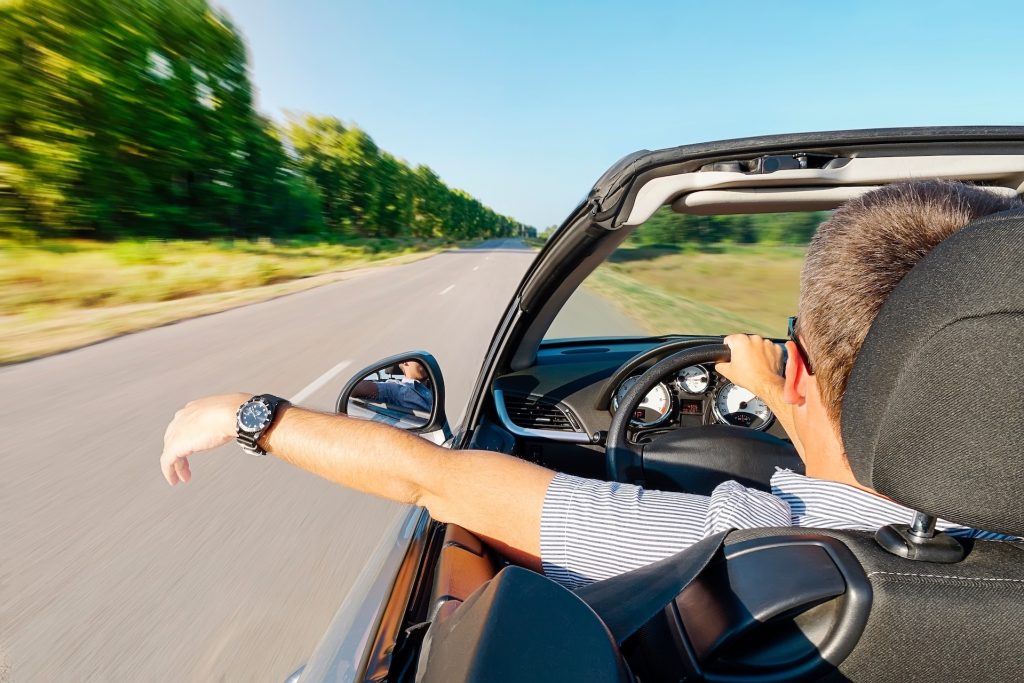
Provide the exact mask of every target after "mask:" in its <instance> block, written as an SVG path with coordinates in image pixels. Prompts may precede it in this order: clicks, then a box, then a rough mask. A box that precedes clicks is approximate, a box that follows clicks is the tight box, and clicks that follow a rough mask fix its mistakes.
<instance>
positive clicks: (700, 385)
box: [676, 365, 711, 396]
mask: <svg viewBox="0 0 1024 683" xmlns="http://www.w3.org/2000/svg"><path fill="white" fill-rule="evenodd" d="M676 381H677V382H678V383H679V388H680V389H682V390H683V391H685V392H686V393H688V394H692V395H694V396H698V395H700V394H703V393H704V392H706V391H707V390H708V387H709V386H711V375H710V374H709V373H708V369H707V368H705V367H704V366H703V365H691V366H690V367H688V368H683V369H682V370H680V371H679V374H678V375H677V380H676Z"/></svg>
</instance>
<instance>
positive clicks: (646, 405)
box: [612, 375, 676, 427]
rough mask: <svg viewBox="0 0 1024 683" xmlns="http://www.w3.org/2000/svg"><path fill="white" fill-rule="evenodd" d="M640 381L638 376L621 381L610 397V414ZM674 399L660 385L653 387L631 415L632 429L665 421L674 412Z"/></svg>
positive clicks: (653, 425) (673, 396) (666, 388)
mask: <svg viewBox="0 0 1024 683" xmlns="http://www.w3.org/2000/svg"><path fill="white" fill-rule="evenodd" d="M638 379H640V376H639V375H637V376H635V377H627V378H626V379H625V380H623V382H622V384H620V385H619V388H618V389H616V390H615V395H614V396H612V412H613V413H614V412H615V411H616V410H618V408H619V404H620V403H622V399H623V398H625V396H626V394H627V393H628V392H629V390H630V389H632V388H633V385H634V384H636V381H637V380H638ZM675 404H676V397H675V394H673V393H672V392H671V391H669V388H668V387H667V386H665V385H664V384H662V383H658V384H656V385H654V388H653V389H651V390H650V391H649V392H647V395H646V396H644V400H643V401H641V402H640V405H638V406H637V407H636V410H635V411H634V413H633V417H632V419H630V424H631V425H633V426H634V427H656V426H658V425H659V424H661V423H662V422H665V421H667V420H668V419H669V418H670V417H672V412H673V410H675Z"/></svg>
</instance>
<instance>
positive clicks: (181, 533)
mask: <svg viewBox="0 0 1024 683" xmlns="http://www.w3.org/2000/svg"><path fill="white" fill-rule="evenodd" d="M533 257H534V252H532V251H529V250H527V249H525V248H523V246H522V245H521V244H520V243H517V242H514V241H511V240H506V241H496V242H491V243H488V244H485V245H483V246H482V247H481V248H478V249H471V250H459V251H452V252H445V253H443V254H440V255H438V256H435V257H432V258H429V259H426V260H423V261H418V262H415V263H412V264H408V265H403V266H393V267H386V268H379V269H370V270H366V271H364V272H362V273H358V274H354V275H353V276H352V277H351V278H350V279H347V280H345V281H342V282H338V283H335V284H331V285H327V286H324V287H320V288H318V289H313V290H308V291H305V292H301V293H298V294H293V295H290V296H287V297H282V298H280V299H275V300H273V301H268V302H265V303H262V304H257V305H252V306H246V307H242V308H238V309H234V310H232V311H227V312H224V313H220V314H217V315H211V316H207V317H202V318H197V319H194V320H189V321H184V322H181V323H177V324H175V325H169V326H166V327H162V328H158V329H154V330H149V331H147V332H141V333H138V334H133V335H128V336H125V337H121V338H118V339H114V340H111V341H108V342H105V343H102V344H97V345H94V346H90V347H87V348H83V349H79V350H77V351H73V352H69V353H65V354H61V355H58V356H53V357H50V358H44V359H41V360H38V361H33V362H30V363H24V364H21V365H16V366H11V367H8V368H4V369H0V396H2V397H3V399H4V400H3V404H2V408H0V463H2V466H3V469H2V477H0V680H2V679H3V673H4V671H5V670H6V672H7V674H6V675H7V680H8V681H11V682H27V681H81V680H98V681H222V680H223V681H257V680H258V681H282V680H283V679H284V678H285V677H286V676H287V675H288V674H289V673H291V671H293V670H294V669H295V668H296V667H297V666H298V665H299V664H301V663H303V662H304V661H305V659H306V657H307V656H308V655H309V653H310V652H311V651H312V649H313V647H314V646H315V645H316V643H317V642H318V641H319V639H320V637H321V636H322V635H323V633H324V631H325V629H326V628H327V625H328V623H329V622H330V620H331V618H332V617H333V615H334V613H335V611H336V609H337V608H338V606H339V605H340V604H341V601H342V600H343V598H344V597H345V595H346V593H347V591H348V589H349V587H350V585H351V584H352V582H353V581H354V580H355V578H356V576H357V575H358V573H359V571H360V569H361V568H362V565H363V562H364V560H365V558H366V557H367V556H368V555H369V554H370V552H372V550H373V548H374V546H375V543H376V541H377V537H378V535H379V533H380V531H381V530H382V529H383V528H385V527H386V526H387V525H388V523H389V522H390V521H391V520H392V519H393V518H394V516H395V515H397V514H398V513H399V512H400V511H401V507H400V506H398V505H396V504H393V503H389V502H386V501H383V500H379V499H375V498H371V497H369V496H366V495H363V494H359V493H355V492H352V491H348V490H345V489H342V488H340V487H338V486H335V485H333V484H330V483H328V482H325V481H323V480H320V479H318V478H316V477H314V476H312V475H309V474H306V473H304V472H302V471H299V470H297V469H295V468H292V467H290V466H288V465H286V464H284V463H281V462H279V461H277V460H275V459H274V458H272V457H267V458H260V459H255V458H252V457H250V456H246V455H244V454H243V453H242V452H241V451H240V450H239V449H238V448H237V447H235V446H228V447H225V448H222V449H219V450H218V451H214V452H212V453H210V454H206V455H202V456H197V457H196V458H194V459H193V462H192V472H193V477H194V478H193V481H192V483H191V484H189V485H187V486H177V487H175V488H173V489H172V488H170V487H168V486H167V484H166V482H164V480H163V478H162V476H161V475H160V472H159V467H158V457H159V454H160V448H161V444H162V436H163V431H164V428H165V427H166V425H167V422H168V421H169V420H170V418H171V416H172V415H173V413H174V411H175V410H177V409H178V408H179V407H181V406H182V405H183V404H184V403H186V402H187V401H189V400H191V399H193V398H197V397H199V396H204V395H208V394H213V393H220V392H224V391H251V392H254V393H256V392H260V393H262V392H269V393H273V394H277V395H279V396H285V397H294V396H297V395H302V396H305V398H304V399H303V400H302V401H301V403H302V404H303V405H306V406H309V407H312V408H317V409H324V410H329V409H331V408H332V407H333V404H334V399H335V396H336V395H337V393H338V391H339V390H340V389H341V387H342V385H343V384H344V382H345V381H346V380H347V379H348V378H349V377H350V376H351V375H352V374H354V373H355V372H356V371H357V370H358V369H359V368H361V367H362V366H364V365H368V364H369V363H371V362H373V361H375V360H377V359H379V358H382V357H384V356H387V355H390V354H392V353H399V352H402V351H406V350H410V349H426V350H428V351H431V352H432V353H434V355H435V356H436V357H437V358H438V361H439V362H440V365H441V368H442V370H443V372H444V374H445V382H446V386H447V389H448V401H447V406H448V411H449V413H450V414H451V416H452V417H453V418H455V419H457V418H458V417H459V416H460V415H461V414H462V412H463V409H464V406H465V402H466V400H467V397H468V393H469V390H470V388H471V385H472V382H473V380H474V379H475V378H476V374H477V372H478V370H479V366H480V362H481V360H482V358H483V354H484V352H485V350H486V345H487V343H488V341H489V340H490V338H491V336H492V334H493V332H494V328H495V326H496V324H497V321H498V317H499V316H500V315H501V313H502V312H503V311H504V309H505V306H506V304H507V302H508V300H509V298H510V295H511V293H512V292H513V291H514V289H515V287H516V285H517V284H518V282H519V280H520V278H521V277H522V274H523V273H524V272H525V270H526V268H527V267H528V265H529V263H530V261H531V260H532V259H533ZM567 310H568V311H569V312H568V313H567V314H566V316H565V317H564V318H563V319H561V320H559V321H558V327H557V333H558V334H559V335H565V336H574V335H577V334H578V335H580V336H583V335H588V334H591V333H594V332H595V331H608V330H609V329H617V330H619V331H621V332H622V333H631V332H637V333H638V332H639V331H638V330H636V328H635V327H633V326H632V323H630V321H629V319H628V318H625V317H623V316H622V315H621V314H620V313H618V312H617V311H615V309H614V308H613V307H612V306H611V305H609V304H608V303H607V302H605V301H604V300H602V299H600V298H599V297H595V296H593V295H587V294H583V295H581V296H578V297H576V298H575V299H574V300H573V302H572V305H571V307H570V308H568V309H567ZM4 683H7V681H4Z"/></svg>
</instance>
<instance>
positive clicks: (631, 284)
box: [585, 245, 804, 337]
mask: <svg viewBox="0 0 1024 683" xmlns="http://www.w3.org/2000/svg"><path fill="white" fill-rule="evenodd" d="M803 257H804V249H803V248H802V247H792V246H777V247H776V246H766V245H750V246H747V245H712V246H711V247H710V248H705V249H701V250H698V249H695V248H682V249H680V248H664V247H624V248H620V249H619V250H618V251H616V252H615V253H614V254H612V256H611V258H610V259H609V260H608V261H607V262H606V263H604V264H603V265H602V266H601V267H599V268H598V269H597V270H596V271H594V273H593V274H592V275H591V276H590V277H589V278H588V279H587V280H586V282H585V286H587V287H589V288H590V289H592V290H593V291H595V292H596V293H598V294H600V295H601V296H603V297H605V298H607V299H609V300H611V301H612V302H614V303H615V304H616V306H618V307H619V308H620V309H621V310H622V311H623V312H624V313H626V314H627V315H629V316H630V317H632V318H634V319H635V320H637V322H639V323H640V324H641V325H642V326H643V327H645V328H646V329H648V330H649V331H650V332H651V334H672V333H677V334H731V333H734V332H747V333H755V334H760V335H764V336H772V337H779V336H784V335H785V333H786V318H787V317H788V316H790V315H793V314H794V313H795V312H796V306H797V301H798V298H799V291H800V268H801V267H802V266H803Z"/></svg>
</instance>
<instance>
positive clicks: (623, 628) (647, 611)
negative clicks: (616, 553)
mask: <svg viewBox="0 0 1024 683" xmlns="http://www.w3.org/2000/svg"><path fill="white" fill-rule="evenodd" d="M731 531H732V529H727V530H726V531H721V532H719V533H717V534H714V535H712V536H708V537H707V538H704V539H701V540H700V541H697V542H696V543H694V544H693V545H691V546H690V547H689V548H687V549H686V550H683V551H682V552H679V553H676V554H675V555H672V556H671V557H667V558H665V559H664V560H658V561H657V562H654V563H651V564H649V565H646V566H643V567H640V568H639V569H634V570H633V571H631V572H626V573H625V574H620V575H619V576H613V577H612V578H610V579H605V580H604V581H598V582H597V583H592V584H590V585H589V586H584V587H583V588H578V589H577V590H576V591H575V592H576V595H577V596H579V597H580V599H582V600H583V602H585V603H587V604H588V605H589V606H590V608H591V609H592V610H594V612H596V613H597V616H599V617H601V621H603V622H604V623H605V626H607V627H608V630H609V631H611V634H612V636H614V638H615V642H616V643H617V644H619V645H622V643H624V642H625V641H626V639H627V638H629V637H630V636H631V635H633V634H634V633H636V632H637V631H638V630H640V627H641V626H643V625H644V624H646V623H647V622H648V621H650V620H651V618H652V617H653V616H654V615H655V614H657V613H658V612H660V611H661V610H662V609H664V607H665V606H666V605H667V604H668V603H669V602H671V601H672V600H673V599H674V598H675V597H676V596H677V595H679V593H681V592H682V591H683V589H684V588H686V587H687V586H689V585H690V583H691V582H692V581H693V580H694V579H696V578H697V577H698V576H699V575H700V573H701V572H702V571H704V568H705V567H707V566H708V564H710V563H711V560H712V559H713V558H714V557H715V555H717V554H718V551H719V550H720V549H721V547H722V544H723V543H724V542H725V537H726V536H728V535H729V532H731Z"/></svg>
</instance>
